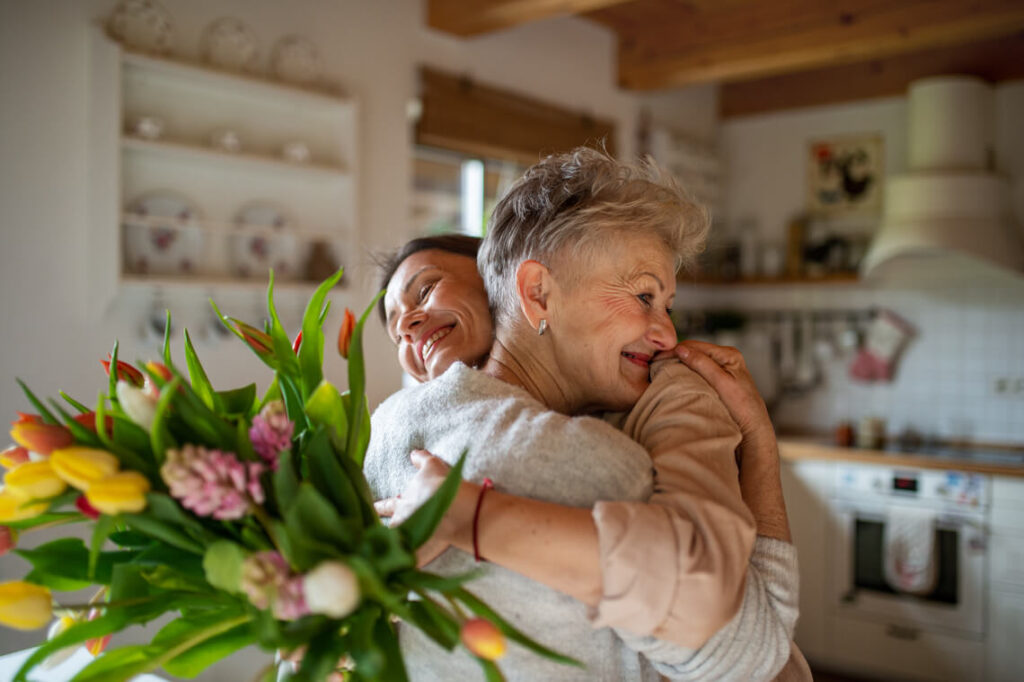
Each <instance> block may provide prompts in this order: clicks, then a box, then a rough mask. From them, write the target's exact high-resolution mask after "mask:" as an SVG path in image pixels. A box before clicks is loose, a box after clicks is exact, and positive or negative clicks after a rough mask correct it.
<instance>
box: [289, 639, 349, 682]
mask: <svg viewBox="0 0 1024 682" xmlns="http://www.w3.org/2000/svg"><path fill="white" fill-rule="evenodd" d="M344 653H345V642H344V640H343V639H342V638H341V637H338V635H337V633H336V632H332V631H330V630H326V631H324V632H321V633H320V634H318V635H316V636H315V637H313V639H312V640H310V642H309V648H308V649H306V653H305V654H304V655H303V657H302V665H301V666H300V667H299V670H298V671H297V672H296V673H295V675H293V676H292V677H291V678H290V679H291V680H293V681H294V682H321V681H322V680H325V679H327V676H328V675H330V674H331V673H332V672H334V669H335V668H336V667H337V666H338V659H340V658H341V656H342V654H344Z"/></svg>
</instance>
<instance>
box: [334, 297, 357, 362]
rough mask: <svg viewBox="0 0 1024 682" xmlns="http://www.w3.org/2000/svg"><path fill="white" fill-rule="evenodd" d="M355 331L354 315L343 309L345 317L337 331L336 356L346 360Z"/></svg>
mask: <svg viewBox="0 0 1024 682" xmlns="http://www.w3.org/2000/svg"><path fill="white" fill-rule="evenodd" d="M355 329H356V316H355V314H354V313H353V312H352V311H351V310H349V309H348V308H345V317H344V318H342V320H341V329H339V330H338V355H340V356H341V357H343V358H345V359H346V360H348V350H349V346H351V345H352V332H354V331H355Z"/></svg>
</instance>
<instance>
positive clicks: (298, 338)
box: [292, 331, 302, 355]
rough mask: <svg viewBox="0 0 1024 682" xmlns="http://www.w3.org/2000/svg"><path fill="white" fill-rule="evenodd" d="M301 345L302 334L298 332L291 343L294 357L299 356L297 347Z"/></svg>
mask: <svg viewBox="0 0 1024 682" xmlns="http://www.w3.org/2000/svg"><path fill="white" fill-rule="evenodd" d="M301 345H302V332H301V331H300V332H299V333H298V334H297V335H296V336H295V340H294V341H292V352H293V353H295V354H296V355H298V354H299V346H301Z"/></svg>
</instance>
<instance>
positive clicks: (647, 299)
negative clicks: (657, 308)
mask: <svg viewBox="0 0 1024 682" xmlns="http://www.w3.org/2000/svg"><path fill="white" fill-rule="evenodd" d="M636 297H637V298H638V299H640V302H641V303H643V304H644V305H645V306H648V307H650V305H651V301H653V300H654V294H637V296H636Z"/></svg>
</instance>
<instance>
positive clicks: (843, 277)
mask: <svg viewBox="0 0 1024 682" xmlns="http://www.w3.org/2000/svg"><path fill="white" fill-rule="evenodd" d="M859 281H860V276H859V275H858V274H857V273H856V272H839V273H833V274H829V275H822V276H820V277H754V278H748V279H735V280H722V279H711V278H706V277H700V276H698V277H686V276H683V277H680V278H678V279H677V280H676V283H677V284H680V285H684V286H721V287H744V286H753V287H765V286H809V285H814V284H825V285H837V284H856V283H857V282H859Z"/></svg>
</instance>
